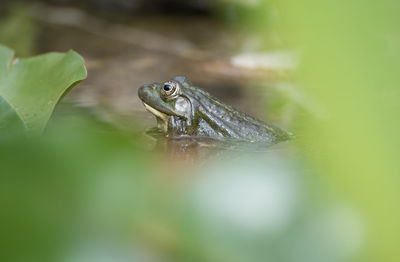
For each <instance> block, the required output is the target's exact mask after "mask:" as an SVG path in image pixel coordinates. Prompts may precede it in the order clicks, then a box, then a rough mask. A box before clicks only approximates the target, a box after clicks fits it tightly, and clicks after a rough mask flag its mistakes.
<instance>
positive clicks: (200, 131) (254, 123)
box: [138, 76, 292, 144]
mask: <svg viewBox="0 0 400 262" xmlns="http://www.w3.org/2000/svg"><path fill="white" fill-rule="evenodd" d="M138 96H139V98H140V100H141V101H142V102H143V105H144V107H145V109H146V110H147V111H149V112H150V113H152V114H153V115H154V116H155V117H156V119H157V129H158V130H160V131H161V132H162V134H164V135H165V137H169V138H182V137H186V138H188V137H190V138H193V137H197V138H209V139H215V140H218V141H221V140H223V141H243V142H249V143H267V144H276V143H278V142H281V141H286V140H289V139H291V137H292V134H291V133H289V132H287V131H284V130H283V129H281V128H279V127H277V126H274V125H271V124H267V123H265V122H263V121H261V120H258V119H256V118H255V117H252V116H250V115H248V114H246V113H244V112H242V111H240V110H237V109H235V108H234V107H232V106H230V105H227V104H225V103H224V102H222V101H221V100H219V99H217V98H216V97H214V96H212V95H211V94H210V93H208V92H206V91H205V90H203V89H201V88H199V87H196V86H194V85H192V83H191V81H190V80H189V79H187V78H186V77H185V76H175V77H173V78H172V79H170V80H168V81H166V82H163V83H158V82H156V83H152V84H145V85H143V86H141V87H140V88H139V90H138Z"/></svg>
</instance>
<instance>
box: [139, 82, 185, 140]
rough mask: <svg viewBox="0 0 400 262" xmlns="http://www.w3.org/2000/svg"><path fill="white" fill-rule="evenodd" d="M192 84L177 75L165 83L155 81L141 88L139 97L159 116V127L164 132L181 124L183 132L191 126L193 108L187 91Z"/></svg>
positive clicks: (151, 111) (150, 110) (148, 108)
mask: <svg viewBox="0 0 400 262" xmlns="http://www.w3.org/2000/svg"><path fill="white" fill-rule="evenodd" d="M190 85H191V84H190V83H189V81H188V80H187V79H186V78H185V77H183V76H177V77H174V78H173V79H171V80H169V81H167V82H165V83H153V84H148V85H143V86H141V87H140V88H139V92H138V94H139V98H140V99H141V100H142V102H143V104H144V106H145V108H146V109H147V110H148V111H149V112H150V113H152V114H153V115H154V116H155V117H156V118H157V123H158V127H159V128H160V129H162V130H163V131H164V132H167V131H168V130H169V129H170V128H174V126H175V127H176V125H179V126H181V127H180V129H181V131H182V133H185V132H187V129H188V127H189V126H191V123H192V118H193V108H192V103H191V99H190V97H189V96H188V93H187V91H188V89H189V88H190ZM178 128H179V127H178Z"/></svg>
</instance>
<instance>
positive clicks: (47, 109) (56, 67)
mask: <svg viewBox="0 0 400 262" xmlns="http://www.w3.org/2000/svg"><path fill="white" fill-rule="evenodd" d="M13 55H14V54H13V51H12V50H10V49H8V48H6V47H4V46H1V45H0V68H1V71H0V97H1V98H2V100H4V102H3V104H5V103H6V102H7V104H8V105H9V107H8V110H7V111H10V110H11V108H12V110H14V111H15V112H14V113H12V114H13V115H14V116H15V115H18V117H19V118H20V119H21V120H22V122H23V123H24V125H25V127H26V129H27V131H29V132H41V131H42V130H43V128H44V127H45V125H46V123H47V121H48V120H49V118H50V116H51V113H52V112H53V110H54V107H55V105H56V104H57V102H58V101H59V100H60V98H61V96H62V95H63V94H64V93H65V92H66V91H67V90H68V89H69V88H71V87H73V86H74V85H75V84H77V83H78V82H79V81H81V80H83V79H85V78H86V74H87V73H86V69H85V66H84V61H83V59H82V57H81V56H79V55H78V54H77V53H75V52H74V51H69V52H68V53H65V54H63V53H49V54H45V55H41V56H36V57H32V58H26V59H15V58H13ZM2 116H3V118H0V123H3V122H6V121H9V118H8V117H5V115H2ZM14 118H15V117H14ZM5 125H7V123H5V124H2V126H5Z"/></svg>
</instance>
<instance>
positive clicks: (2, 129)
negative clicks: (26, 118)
mask: <svg viewBox="0 0 400 262" xmlns="http://www.w3.org/2000/svg"><path fill="white" fill-rule="evenodd" d="M11 131H12V132H11ZM24 131H25V125H24V123H23V122H22V120H21V118H19V116H18V115H17V113H16V112H15V111H14V109H13V108H12V107H11V106H10V104H9V103H7V101H6V100H4V98H2V97H1V96H0V136H1V137H9V136H12V135H15V134H16V133H17V134H20V133H23V132H24Z"/></svg>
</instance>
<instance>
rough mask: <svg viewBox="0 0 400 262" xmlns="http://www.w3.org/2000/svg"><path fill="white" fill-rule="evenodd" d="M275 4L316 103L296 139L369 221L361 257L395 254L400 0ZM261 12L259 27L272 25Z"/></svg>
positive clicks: (399, 182)
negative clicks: (296, 51)
mask: <svg viewBox="0 0 400 262" xmlns="http://www.w3.org/2000/svg"><path fill="white" fill-rule="evenodd" d="M270 7H271V9H272V10H274V12H275V16H276V18H277V19H276V20H275V21H278V22H279V23H275V24H274V26H275V28H274V29H275V30H279V32H280V34H281V37H282V43H284V45H283V47H285V48H291V49H293V48H295V49H299V48H300V51H301V54H302V55H301V59H300V66H299V70H298V71H297V73H296V79H297V81H296V84H297V86H298V88H299V89H300V92H301V93H302V96H303V97H305V98H307V101H308V102H307V103H308V104H309V105H311V106H312V110H311V111H308V112H307V113H304V111H302V110H299V112H301V114H300V115H298V116H297V117H296V124H295V126H297V127H298V128H297V130H293V131H294V132H295V133H296V134H297V137H298V139H297V141H298V145H299V146H300V148H301V149H302V152H303V153H304V154H305V156H307V158H308V163H309V164H310V166H312V167H313V168H316V170H318V174H319V176H321V177H322V181H324V183H323V186H324V188H325V190H326V191H328V192H330V194H332V195H333V196H335V197H336V198H341V199H343V200H345V201H346V202H348V203H351V204H352V205H353V206H355V208H356V209H357V210H358V212H359V214H360V216H361V218H362V220H363V224H364V227H365V232H366V234H365V239H364V245H363V248H362V250H361V252H359V253H358V255H357V256H355V260H360V261H397V260H398V258H399V257H400V254H399V251H398V248H397V247H396V245H397V243H399V234H398V233H397V232H400V222H399V221H400V210H399V208H398V201H397V200H398V199H400V194H399V192H400V191H399V190H398V188H399V186H400V179H399V176H398V174H399V173H400V162H399V159H398V156H399V155H400V151H399V148H400V139H399V136H398V134H399V133H400V122H399V121H398V119H399V112H400V103H399V98H400V89H399V88H398V84H399V83H400V74H399V73H398V72H397V71H398V68H399V63H400V62H399V61H400V59H399V58H400V57H399V54H400V45H399V39H400V31H399V27H398V24H399V16H398V10H400V4H399V3H398V2H396V1H380V2H365V1H351V2H348V1H333V2H329V3H328V2H324V1H322V2H321V1H316V0H308V1H301V2H299V1H274V2H272V3H271V6H270ZM271 9H267V8H266V9H265V10H264V11H265V13H267V12H269V11H270V10H271ZM259 18H260V20H259V22H260V23H259V26H260V27H264V26H267V25H268V24H269V21H268V20H266V18H265V17H261V16H260V17H259ZM263 21H264V22H263ZM300 109H301V108H300ZM310 179H311V180H314V179H316V178H315V176H314V177H311V178H310ZM346 237H347V236H346V235H343V238H346Z"/></svg>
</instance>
